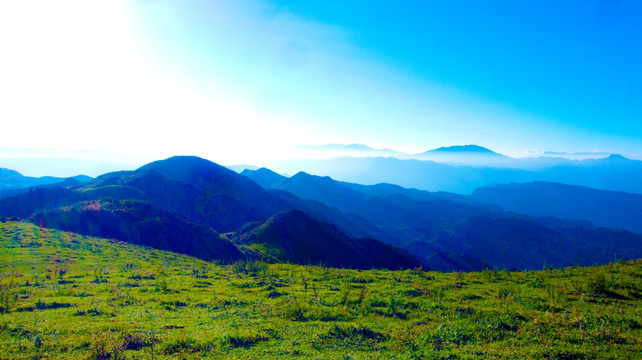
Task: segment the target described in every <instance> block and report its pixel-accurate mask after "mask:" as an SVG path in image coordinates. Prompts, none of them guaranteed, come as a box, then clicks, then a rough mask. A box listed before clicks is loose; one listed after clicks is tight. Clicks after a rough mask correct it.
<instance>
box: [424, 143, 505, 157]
mask: <svg viewBox="0 0 642 360" xmlns="http://www.w3.org/2000/svg"><path fill="white" fill-rule="evenodd" d="M435 153H453V154H462V153H465V154H484V155H498V156H503V155H501V154H498V153H496V152H494V151H492V150H489V149H487V148H485V147H483V146H479V145H455V146H447V147H440V148H437V149H433V150H428V151H426V152H425V153H424V154H435Z"/></svg>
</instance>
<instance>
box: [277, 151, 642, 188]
mask: <svg viewBox="0 0 642 360" xmlns="http://www.w3.org/2000/svg"><path fill="white" fill-rule="evenodd" d="M482 149H483V148H482ZM482 149H479V148H473V150H474V151H469V150H470V148H466V147H463V148H455V149H452V148H450V149H448V150H439V151H433V152H428V153H424V154H438V155H436V156H432V155H430V156H432V157H430V156H429V155H425V156H424V155H422V157H421V158H422V159H423V160H418V159H415V158H412V159H410V158H402V157H333V158H326V159H295V160H288V161H281V162H278V163H276V164H274V165H273V166H272V167H273V168H272V170H275V171H277V172H279V173H282V174H296V173H297V172H299V171H304V172H306V173H308V174H315V175H321V176H330V177H332V178H333V179H337V180H340V181H346V182H352V183H359V184H368V185H374V184H378V183H391V184H397V185H400V186H403V187H406V188H416V189H420V190H427V191H447V192H454V193H459V194H471V193H472V192H473V191H474V190H475V189H477V188H478V187H482V186H488V185H493V184H508V183H524V182H534V181H546V182H556V183H565V184H569V185H578V186H585V187H590V188H595V189H599V190H612V191H625V192H630V193H638V194H639V193H642V181H639V180H640V174H642V161H638V160H632V159H627V158H625V157H622V156H619V155H611V156H609V157H606V158H600V159H585V160H568V159H563V158H552V157H540V158H524V159H514V158H509V157H506V156H503V155H500V154H497V153H494V152H491V151H490V150H488V151H486V150H482ZM448 159H459V160H458V161H454V160H452V161H451V160H448Z"/></svg>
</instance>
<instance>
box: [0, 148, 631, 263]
mask: <svg viewBox="0 0 642 360" xmlns="http://www.w3.org/2000/svg"><path fill="white" fill-rule="evenodd" d="M460 150H461V151H464V152H469V151H470V150H471V148H466V147H464V148H461V149H447V150H446V151H448V152H450V151H460ZM472 150H474V151H480V152H482V153H486V151H484V150H483V149H477V148H473V149H472ZM491 156H498V157H501V156H502V155H492V154H491ZM344 160H345V159H344ZM348 160H350V161H357V160H358V161H360V162H353V163H351V164H352V165H358V164H363V162H367V161H371V162H372V164H371V166H372V168H370V169H375V165H377V164H381V162H383V163H385V164H392V166H396V167H397V168H396V172H392V173H390V174H388V175H387V176H391V177H395V178H398V179H407V180H408V181H412V180H414V181H417V180H423V181H425V180H428V179H430V177H431V176H429V175H428V174H426V175H425V176H424V177H423V178H421V179H412V175H413V173H412V172H408V164H411V165H412V166H414V169H418V170H425V169H424V168H423V167H424V166H427V164H428V165H429V166H438V167H440V168H439V169H440V170H443V171H445V174H446V175H448V171H454V170H453V169H458V168H459V167H456V166H452V165H446V164H437V163H434V162H428V161H419V160H400V159H392V158H370V159H366V158H364V159H348ZM328 161H337V160H336V159H335V160H328ZM593 161H594V162H596V163H597V164H598V165H594V164H593V165H592V163H584V162H582V163H584V164H585V165H586V167H587V168H592V167H594V166H597V167H598V168H600V169H601V166H602V165H603V163H604V162H607V164H611V163H616V165H617V164H619V163H623V164H626V165H630V162H631V160H627V159H621V158H613V157H611V158H608V159H602V160H593ZM633 163H634V165H635V163H636V162H634V161H633ZM600 164H602V165H600ZM460 167H461V166H460ZM462 168H463V169H459V170H462V171H464V170H465V171H474V170H477V171H481V172H479V173H477V174H486V172H484V171H491V170H495V171H516V172H518V173H519V174H521V173H522V172H526V171H524V170H515V169H512V170H507V169H500V170H498V169H491V168H474V167H465V166H464V167H462ZM632 169H634V166H633V167H632ZM352 170H353V171H363V170H364V168H356V169H352ZM385 170H390V168H384V169H383V170H378V171H380V174H382V175H383V174H384V173H385ZM440 175H444V174H440V173H433V174H432V177H438V176H440ZM450 175H451V176H453V174H450ZM569 178H570V177H569ZM58 180H60V179H58ZM478 180H479V179H475V178H473V179H471V186H472V185H473V184H474V183H475V182H476V181H478ZM476 189H477V191H475V192H473V194H472V195H471V196H468V195H463V194H455V193H450V192H444V191H437V192H429V191H425V190H420V189H417V188H407V187H403V186H400V185H398V184H391V183H380V184H374V185H364V184H359V183H353V182H346V181H337V180H334V179H333V178H331V177H329V176H316V175H310V174H308V173H306V172H297V173H296V174H295V175H293V176H291V177H286V176H283V175H280V174H278V173H276V172H274V171H272V170H269V169H266V168H260V169H257V170H245V171H243V172H242V174H238V173H236V172H234V171H231V170H229V169H227V168H225V167H223V166H220V165H218V164H215V163H213V162H211V161H208V160H205V159H201V158H198V157H193V156H177V157H172V158H169V159H166V160H160V161H155V162H152V163H149V164H147V165H144V166H142V167H140V168H139V169H137V170H133V171H118V172H112V173H107V174H104V175H101V176H99V177H97V178H95V179H92V180H91V181H87V182H81V181H78V180H76V179H67V180H64V181H60V182H57V183H53V184H52V183H49V184H46V185H40V186H32V187H23V188H22V189H13V190H11V191H15V193H5V196H0V216H2V217H5V218H6V217H11V218H16V217H17V218H23V219H27V220H29V221H31V222H33V223H35V224H38V225H40V226H43V227H51V228H56V229H61V230H66V231H74V232H79V233H82V234H87V235H94V236H101V237H107V238H113V239H117V240H120V241H127V242H132V243H136V244H142V245H147V246H152V247H156V248H159V249H164V250H171V251H175V252H181V253H184V254H188V255H192V256H196V257H200V258H202V259H206V260H216V261H222V262H232V261H238V260H240V259H246V258H254V259H263V260H266V261H271V262H294V263H302V264H317V263H322V264H326V265H328V266H336V267H350V268H373V267H375V268H377V267H385V268H390V269H397V268H414V267H417V266H420V265H423V266H424V267H425V268H431V269H435V270H441V271H459V270H464V271H469V270H481V269H483V268H494V267H496V268H505V269H539V268H542V267H543V266H555V267H561V266H569V265H592V264H596V263H606V262H609V261H612V260H613V258H614V257H617V256H620V257H628V258H637V257H640V256H642V235H641V234H640V229H639V227H637V226H636V222H635V219H636V216H637V215H639V209H640V208H639V206H638V205H639V196H637V195H635V194H626V193H619V192H610V191H603V190H597V189H586V188H577V187H569V185H561V184H550V183H530V184H528V183H526V184H514V185H510V186H493V187H482V188H476ZM516 194H518V195H519V196H518V195H516ZM529 194H530V195H529ZM587 194H588V195H587ZM535 200H539V202H538V201H535ZM556 200H557V203H556ZM581 201H584V202H581ZM556 204H557V205H556ZM599 204H605V205H606V206H607V207H613V208H617V209H618V211H620V215H619V216H615V217H613V216H611V217H609V216H607V214H605V212H604V211H603V212H599V211H597V210H595V209H597V208H599ZM578 205H579V206H581V207H582V208H583V209H582V211H578V209H576V207H577V206H578ZM591 209H594V210H592V211H591ZM618 220H619V221H620V222H618Z"/></svg>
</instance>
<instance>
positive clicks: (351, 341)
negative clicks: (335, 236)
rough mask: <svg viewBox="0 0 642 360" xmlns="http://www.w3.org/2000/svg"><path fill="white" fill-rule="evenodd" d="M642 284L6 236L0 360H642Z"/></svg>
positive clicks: (574, 271)
mask: <svg viewBox="0 0 642 360" xmlns="http://www.w3.org/2000/svg"><path fill="white" fill-rule="evenodd" d="M61 274H62V276H61ZM641 282H642V262H641V261H639V260H638V261H637V262H622V263H618V264H612V265H606V266H600V267H588V268H567V269H560V270H547V271H542V272H510V273H509V272H503V271H502V272H494V271H484V272H479V273H459V274H453V273H451V274H441V273H433V272H423V271H419V270H416V271H403V272H400V271H394V272H393V271H387V270H370V271H356V270H342V269H332V268H323V267H313V266H296V265H286V264H275V265H265V264H261V263H248V264H240V263H237V264H235V265H230V266H220V265H215V264H211V263H206V262H203V261H201V260H197V259H194V258H190V257H188V256H183V255H177V254H174V253H170V252H164V251H158V250H152V249H148V248H143V247H139V246H133V245H127V244H123V243H118V242H112V241H109V240H104V239H96V238H89V237H82V236H78V235H74V234H71V233H65V232H59V231H54V230H46V229H39V228H38V227H35V226H33V225H31V224H27V223H16V222H7V223H0V284H1V285H2V288H1V290H0V307H2V311H0V312H1V313H2V314H0V358H2V359H5V358H6V359H20V358H37V357H39V356H43V357H46V358H65V359H73V358H108V357H107V355H110V356H111V358H112V359H113V358H116V357H117V356H116V355H119V356H120V357H123V356H124V357H126V358H130V359H143V358H150V359H151V358H154V359H166V358H176V359H179V358H248V359H249V358H289V357H296V356H299V357H301V358H323V359H344V358H347V357H346V356H347V355H350V356H351V358H356V359H364V358H386V359H387V358H398V359H406V358H408V359H411V358H426V359H432V358H449V359H454V358H459V359H474V358H480V357H485V358H520V359H525V358H545V359H549V358H551V359H552V358H556V359H584V358H586V359H588V358H635V357H636V356H638V355H639V350H640V349H641V348H642V329H641V328H642V300H641V299H642V292H641V289H640V283H641Z"/></svg>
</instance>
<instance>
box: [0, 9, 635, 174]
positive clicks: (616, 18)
mask: <svg viewBox="0 0 642 360" xmlns="http://www.w3.org/2000/svg"><path fill="white" fill-rule="evenodd" d="M0 43H1V44H2V46H3V47H4V51H3V56H2V58H0V78H2V79H3V81H1V82H0V98H1V99H2V102H3V103H4V105H3V106H2V107H0V118H2V119H3V120H2V123H3V128H4V129H5V131H3V132H1V133H0V141H1V145H0V147H2V148H5V149H23V150H24V149H56V151H58V152H64V153H69V152H70V151H76V150H83V151H85V152H87V151H89V152H92V151H93V152H106V153H120V154H125V155H128V156H133V157H138V158H141V159H145V160H152V159H158V158H162V157H166V156H171V155H174V154H194V155H199V156H204V157H207V158H210V159H212V160H214V161H217V162H220V163H224V164H232V163H252V164H259V165H262V164H264V163H266V162H269V161H271V160H275V159H277V158H284V157H288V156H290V155H291V154H292V147H294V146H296V145H301V144H325V143H363V144H367V145H369V146H372V147H376V148H393V149H398V150H401V151H407V152H421V151H425V150H428V149H432V148H437V147H440V146H447V145H455V144H472V143H474V144H479V145H482V146H486V147H488V148H491V149H493V150H496V151H499V152H502V153H505V154H508V155H512V156H526V155H529V154H538V153H542V152H544V151H560V152H562V151H563V152H590V151H601V152H616V153H622V154H625V155H627V156H631V157H634V158H642V101H641V100H642V65H641V64H642V3H640V2H638V1H617V0H608V1H607V0H604V1H564V2H560V1H535V2H520V1H492V2H480V1H440V2H436V1H435V2H432V1H430V2H429V1H413V2H411V1H402V2H395V3H391V2H389V1H386V2H384V1H368V2H365V1H358V2H357V1H354V2H345V1H259V0H253V1H244V2H239V1H178V0H175V1H163V0H148V1H131V2H128V1H96V2H86V1H58V2H47V1H42V2H33V3H32V2H30V3H29V4H24V2H5V3H2V4H1V5H0ZM4 153H6V151H5V152H4Z"/></svg>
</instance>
